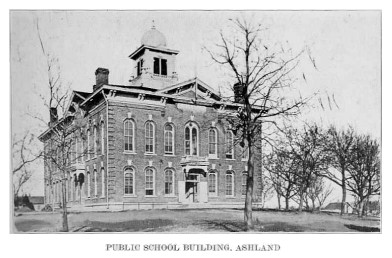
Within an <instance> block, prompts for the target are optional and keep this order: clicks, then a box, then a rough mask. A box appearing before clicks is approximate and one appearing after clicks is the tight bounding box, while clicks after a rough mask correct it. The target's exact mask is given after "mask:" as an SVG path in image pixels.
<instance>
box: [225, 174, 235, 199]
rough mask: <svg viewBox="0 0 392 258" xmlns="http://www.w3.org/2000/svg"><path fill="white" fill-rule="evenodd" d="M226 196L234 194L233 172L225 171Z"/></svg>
mask: <svg viewBox="0 0 392 258" xmlns="http://www.w3.org/2000/svg"><path fill="white" fill-rule="evenodd" d="M225 181H226V196H234V173H233V172H232V171H227V172H226V176H225Z"/></svg>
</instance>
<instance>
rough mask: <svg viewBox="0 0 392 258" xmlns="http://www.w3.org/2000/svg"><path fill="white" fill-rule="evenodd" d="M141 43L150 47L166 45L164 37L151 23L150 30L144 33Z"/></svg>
mask: <svg viewBox="0 0 392 258" xmlns="http://www.w3.org/2000/svg"><path fill="white" fill-rule="evenodd" d="M141 44H142V45H145V46H152V47H166V37H165V35H163V34H162V32H160V31H158V30H157V29H156V28H155V26H154V25H153V26H152V28H151V29H150V30H148V31H146V32H145V33H144V35H143V37H142V39H141Z"/></svg>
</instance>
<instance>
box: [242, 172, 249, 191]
mask: <svg viewBox="0 0 392 258" xmlns="http://www.w3.org/2000/svg"><path fill="white" fill-rule="evenodd" d="M247 180H248V174H247V173H246V172H244V173H242V177H241V194H242V196H246V181H247Z"/></svg>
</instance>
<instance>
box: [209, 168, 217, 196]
mask: <svg viewBox="0 0 392 258" xmlns="http://www.w3.org/2000/svg"><path fill="white" fill-rule="evenodd" d="M216 184H217V180H216V173H215V172H211V173H209V174H208V193H209V194H212V195H215V194H216V188H217V187H216Z"/></svg>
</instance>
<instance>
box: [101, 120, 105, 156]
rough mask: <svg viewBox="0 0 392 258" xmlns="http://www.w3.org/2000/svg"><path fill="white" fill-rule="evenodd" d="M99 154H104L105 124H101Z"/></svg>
mask: <svg viewBox="0 0 392 258" xmlns="http://www.w3.org/2000/svg"><path fill="white" fill-rule="evenodd" d="M101 154H102V155H104V154H105V123H104V122H103V121H102V122H101Z"/></svg>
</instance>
